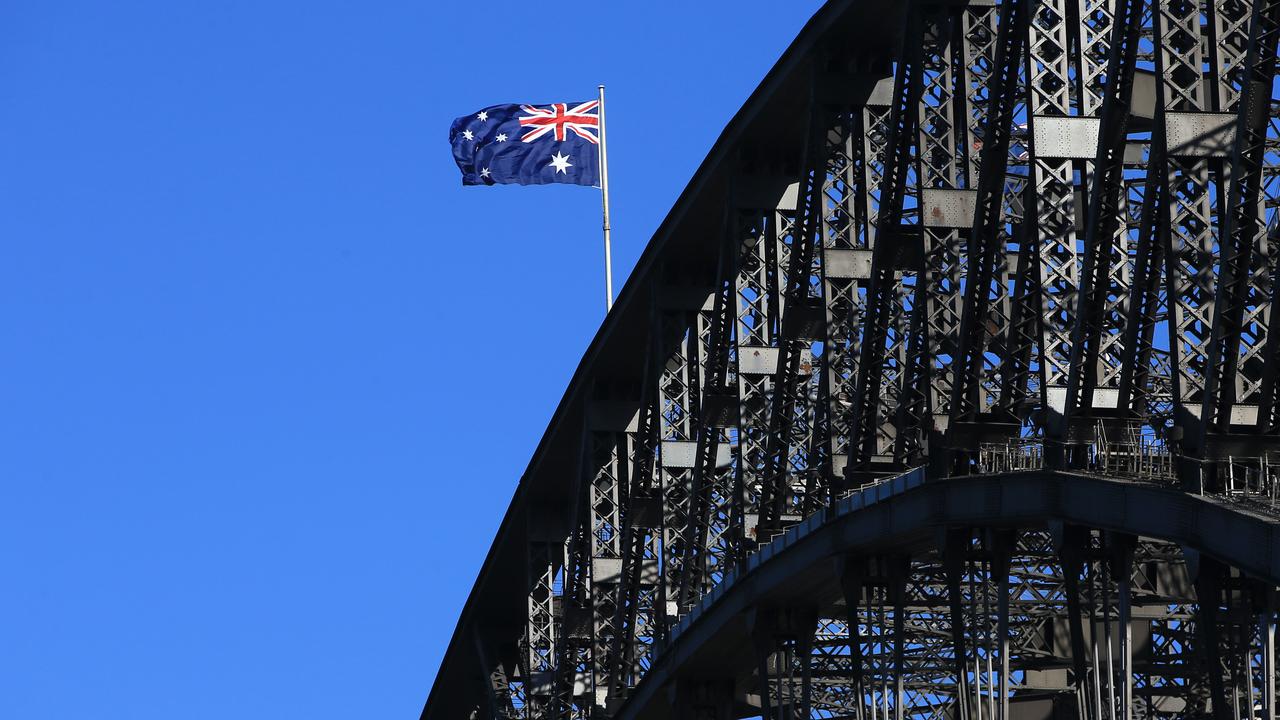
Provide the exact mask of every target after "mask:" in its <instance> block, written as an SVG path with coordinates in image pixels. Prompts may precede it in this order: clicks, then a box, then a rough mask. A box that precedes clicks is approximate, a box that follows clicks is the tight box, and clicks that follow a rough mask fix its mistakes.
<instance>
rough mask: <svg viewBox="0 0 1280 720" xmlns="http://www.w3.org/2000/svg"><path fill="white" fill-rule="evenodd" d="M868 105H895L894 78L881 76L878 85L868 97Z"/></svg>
mask: <svg viewBox="0 0 1280 720" xmlns="http://www.w3.org/2000/svg"><path fill="white" fill-rule="evenodd" d="M867 104H868V105H882V106H891V105H893V78H892V77H886V78H880V80H879V82H877V83H876V86H875V87H874V88H872V89H871V95H870V96H869V97H867Z"/></svg>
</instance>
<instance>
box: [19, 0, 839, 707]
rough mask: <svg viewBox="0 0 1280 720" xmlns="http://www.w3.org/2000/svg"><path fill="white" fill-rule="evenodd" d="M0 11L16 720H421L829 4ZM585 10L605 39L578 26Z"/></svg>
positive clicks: (29, 7) (394, 2) (384, 4)
mask: <svg viewBox="0 0 1280 720" xmlns="http://www.w3.org/2000/svg"><path fill="white" fill-rule="evenodd" d="M596 5H597V7H598V9H597V10H594V11H590V8H589V6H552V5H545V4H533V3H515V2H505V1H493V2H488V3H474V4H472V3H461V2H458V3H447V4H446V3H442V2H422V1H419V2H402V1H400V0H383V1H381V2H342V1H339V0H309V1H308V2H302V1H300V0H299V1H293V0H288V1H285V0H273V1H268V0H254V1H252V2H251V1H248V0H224V1H222V2H217V3H195V2H173V0H164V1H161V0H154V1H140V0H135V1H132V2H131V1H128V0H122V2H119V3H98V2H83V1H80V2H77V1H75V0H67V1H65V2H49V1H48V0H42V1H39V2H37V1H35V0H13V1H11V2H6V3H3V4H0V108H3V110H2V111H0V249H2V252H0V323H2V331H0V333H2V334H0V567H2V568H3V579H2V580H0V717H3V718H6V720H9V719H12V720H44V719H55V718H56V719H57V720H65V719H66V718H88V719H93V720H98V719H101V720H123V719H126V718H127V719H151V718H156V719H159V718H164V719H165V720H170V719H172V718H183V720H200V719H203V718H211V719H212V718H217V719H218V720H226V719H227V718H273V719H282V718H307V720H326V719H329V718H400V719H401V720H408V719H409V718H416V717H417V714H418V712H419V711H420V709H421V706H422V703H423V701H424V700H425V698H426V694H427V691H428V689H429V687H430V685H431V682H432V680H433V679H434V677H435V670H436V667H437V665H438V663H439V660H440V657H441V654H442V653H443V652H444V648H445V646H446V644H447V642H448V640H449V637H450V635H451V633H452V631H453V625H454V621H455V620H456V617H457V613H458V611H459V609H460V608H461V606H462V603H463V602H464V600H465V599H466V595H467V593H468V592H469V590H470V588H471V584H472V582H473V580H474V579H475V574H476V572H477V571H478V569H479V567H480V563H481V561H482V559H483V557H484V554H485V552H486V550H487V548H488V546H489V542H490V539H491V538H492V536H493V532H494V530H495V529H496V527H497V525H498V522H499V521H500V519H501V517H502V513H503V511H504V510H505V509H506V505H507V502H508V500H509V499H510V497H511V494H512V491H513V490H514V488H515V484H516V481H517V479H518V478H519V476H520V473H521V472H522V471H523V469H524V467H525V464H526V462H527V461H528V458H529V455H530V453H531V452H532V449H533V448H534V446H535V444H536V443H537V440H538V438H539V437H540V436H541V434H542V432H543V430H544V428H545V426H546V423H547V421H548V419H549V418H550V416H551V412H552V410H553V408H554V406H555V403H556V402H557V401H558V400H559V397H560V394H561V392H562V390H563V389H564V386H565V384H566V382H567V381H568V379H569V377H570V376H571V374H572V372H573V369H574V367H575V366H576V364H577V362H578V360H579V358H580V357H581V354H582V352H583V350H584V349H585V348H586V346H587V344H588V342H589V341H590V338H591V336H592V335H593V333H594V332H595V330H596V328H597V326H598V324H599V322H600V319H601V316H602V313H603V308H602V305H603V297H602V295H603V291H602V288H601V283H602V280H601V262H602V260H601V249H600V239H599V223H600V215H599V195H598V193H597V192H595V191H593V190H591V189H589V188H580V187H554V186H553V187H530V188H518V187H492V188H463V187H461V186H460V181H459V176H458V173H457V170H456V169H455V168H454V167H453V164H452V160H451V158H450V154H449V147H448V143H447V130H448V126H449V122H450V120H451V119H452V118H453V117H455V116H457V115H462V114H466V113H469V112H472V111H474V110H477V109H479V108H481V107H484V106H486V105H491V104H494V103H502V102H553V101H561V100H579V99H589V98H591V97H592V96H593V93H594V92H595V87H596V85H597V84H598V83H599V82H605V83H607V84H608V85H609V108H608V109H609V120H610V124H609V137H610V147H609V150H610V164H611V181H612V184H613V206H614V207H613V210H614V226H615V253H614V259H615V276H616V278H617V284H618V287H621V284H622V280H623V279H624V278H625V277H626V276H627V273H628V272H629V270H630V269H631V266H632V265H633V264H634V262H635V260H636V258H637V257H638V256H639V254H640V252H641V250H642V249H643V246H644V243H645V242H646V241H647V240H648V238H649V236H650V235H651V234H652V232H653V230H654V229H655V228H656V227H657V225H658V223H659V222H660V221H661V219H662V218H663V216H664V215H665V213H666V211H667V210H668V209H669V208H670V206H671V204H672V202H673V201H674V200H675V198H676V197H677V195H678V194H679V192H680V191H681V190H682V189H683V187H684V185H685V183H686V182H687V181H688V179H689V177H690V175H691V174H692V172H693V170H694V169H695V168H696V167H697V165H698V163H699V162H701V160H702V158H703V157H704V155H705V154H706V152H707V150H708V149H709V148H710V147H711V144H712V142H713V141H714V140H715V138H716V137H717V136H718V134H719V132H720V130H721V129H722V128H723V126H724V124H725V123H726V122H727V121H728V119H729V118H730V117H731V116H732V114H733V113H734V112H735V111H736V110H737V109H738V107H739V106H740V105H741V103H742V102H743V101H744V100H745V99H746V97H747V95H748V94H749V93H750V91H751V90H752V89H753V88H754V87H755V85H756V84H757V83H758V82H759V80H760V79H761V78H762V77H763V75H764V73H765V72H766V71H767V70H768V68H769V67H770V66H771V65H772V64H773V62H774V61H775V60H776V59H777V57H778V55H779V54H780V53H781V52H782V50H783V49H784V48H785V47H786V45H787V44H788V43H789V42H790V41H791V39H792V38H793V37H794V36H795V34H796V32H797V31H798V30H799V29H800V27H801V26H802V25H803V23H804V21H805V20H807V18H808V17H809V16H810V15H811V14H812V12H814V11H815V10H816V9H817V7H818V6H819V5H820V3H819V2H817V0H805V1H803V2H788V3H778V2H770V1H767V0H739V1H736V2H704V3H689V2H678V3H677V2H653V3H597V4H596ZM592 15H594V18H593V17H592Z"/></svg>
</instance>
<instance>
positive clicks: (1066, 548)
mask: <svg viewBox="0 0 1280 720" xmlns="http://www.w3.org/2000/svg"><path fill="white" fill-rule="evenodd" d="M1088 533H1089V531H1088V530H1086V529H1084V528H1081V527H1077V526H1067V527H1066V528H1064V529H1063V532H1062V536H1061V539H1060V540H1059V547H1058V557H1059V560H1060V562H1061V564H1062V577H1063V580H1064V584H1065V585H1066V593H1067V624H1068V631H1069V632H1070V634H1071V672H1072V674H1073V677H1072V684H1074V685H1075V688H1076V712H1077V714H1078V715H1079V717H1081V718H1085V719H1086V720H1100V718H1095V715H1094V712H1093V710H1094V708H1093V704H1092V701H1091V699H1090V693H1089V669H1088V657H1087V656H1086V650H1085V645H1084V622H1083V620H1082V618H1081V607H1080V575H1081V573H1082V572H1083V570H1084V563H1085V558H1086V556H1087V553H1088V549H1089V535H1088Z"/></svg>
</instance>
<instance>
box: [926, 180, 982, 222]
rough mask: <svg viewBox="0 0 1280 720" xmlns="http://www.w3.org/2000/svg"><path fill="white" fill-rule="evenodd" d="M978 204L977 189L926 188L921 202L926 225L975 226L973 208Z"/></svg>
mask: <svg viewBox="0 0 1280 720" xmlns="http://www.w3.org/2000/svg"><path fill="white" fill-rule="evenodd" d="M977 204H978V191H976V190H937V189H926V190H925V191H924V193H923V198H922V202H921V205H922V209H923V211H924V226H925V227H938V228H967V227H973V210H974V207H975V206H976V205H977Z"/></svg>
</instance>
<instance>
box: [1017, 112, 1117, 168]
mask: <svg viewBox="0 0 1280 720" xmlns="http://www.w3.org/2000/svg"><path fill="white" fill-rule="evenodd" d="M1101 125H1102V121H1101V120H1099V119H1098V118H1085V117H1045V116H1040V115H1037V116H1036V117H1035V118H1034V119H1033V120H1032V121H1031V128H1032V142H1033V143H1034V147H1035V151H1036V157H1042V158H1078V159H1082V160H1092V159H1093V158H1094V157H1096V156H1097V154H1098V131H1099V128H1100V127H1101Z"/></svg>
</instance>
